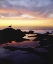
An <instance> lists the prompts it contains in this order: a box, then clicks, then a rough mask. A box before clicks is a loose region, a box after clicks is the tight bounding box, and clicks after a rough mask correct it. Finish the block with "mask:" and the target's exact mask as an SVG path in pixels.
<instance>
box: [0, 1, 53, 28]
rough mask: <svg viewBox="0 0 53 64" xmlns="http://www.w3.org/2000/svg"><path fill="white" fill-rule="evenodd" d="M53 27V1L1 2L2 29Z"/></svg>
mask: <svg viewBox="0 0 53 64" xmlns="http://www.w3.org/2000/svg"><path fill="white" fill-rule="evenodd" d="M11 24H12V26H13V27H14V28H24V29H25V28H28V29H29V28H32V27H33V28H36V27H53V0H0V29H2V28H4V27H7V26H9V25H11Z"/></svg>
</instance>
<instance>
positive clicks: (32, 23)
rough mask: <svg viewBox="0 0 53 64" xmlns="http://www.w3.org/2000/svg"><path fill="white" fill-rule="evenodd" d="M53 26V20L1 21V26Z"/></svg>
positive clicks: (13, 19)
mask: <svg viewBox="0 0 53 64" xmlns="http://www.w3.org/2000/svg"><path fill="white" fill-rule="evenodd" d="M11 24H12V25H13V26H53V23H51V20H31V19H28V20H27V19H15V18H12V19H8V18H7V19H6V18H4V19H0V26H8V25H11Z"/></svg>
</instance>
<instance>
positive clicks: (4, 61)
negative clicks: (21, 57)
mask: <svg viewBox="0 0 53 64" xmlns="http://www.w3.org/2000/svg"><path fill="white" fill-rule="evenodd" d="M0 64H17V63H16V62H14V61H12V60H8V59H4V58H0Z"/></svg>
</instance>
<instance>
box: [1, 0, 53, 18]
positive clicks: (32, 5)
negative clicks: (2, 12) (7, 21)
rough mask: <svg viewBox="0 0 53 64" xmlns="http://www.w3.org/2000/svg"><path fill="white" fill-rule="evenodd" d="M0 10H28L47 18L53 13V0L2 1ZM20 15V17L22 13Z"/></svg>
mask: <svg viewBox="0 0 53 64" xmlns="http://www.w3.org/2000/svg"><path fill="white" fill-rule="evenodd" d="M0 8H3V9H15V10H17V11H18V10H20V11H22V10H27V11H31V12H34V15H35V16H36V14H35V13H36V12H37V13H38V15H39V16H41V17H46V18H47V17H48V15H49V14H52V13H53V12H52V11H53V0H5V1H4V0H0ZM51 12H52V13H51ZM9 14H10V15H12V16H13V15H14V14H11V13H9ZM24 14H26V13H24ZM7 15H8V14H7ZM18 15H20V12H19V14H18ZM8 16H9V15H8ZM15 16H16V15H15Z"/></svg>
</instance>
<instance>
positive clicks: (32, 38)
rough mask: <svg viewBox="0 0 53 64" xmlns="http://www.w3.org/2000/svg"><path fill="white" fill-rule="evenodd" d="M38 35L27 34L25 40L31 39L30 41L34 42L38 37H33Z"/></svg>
mask: <svg viewBox="0 0 53 64" xmlns="http://www.w3.org/2000/svg"><path fill="white" fill-rule="evenodd" d="M36 35H37V34H26V36H24V37H23V38H26V39H29V40H30V41H33V40H34V39H35V38H36V37H33V36H36ZM29 36H32V37H29Z"/></svg>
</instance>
